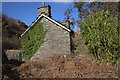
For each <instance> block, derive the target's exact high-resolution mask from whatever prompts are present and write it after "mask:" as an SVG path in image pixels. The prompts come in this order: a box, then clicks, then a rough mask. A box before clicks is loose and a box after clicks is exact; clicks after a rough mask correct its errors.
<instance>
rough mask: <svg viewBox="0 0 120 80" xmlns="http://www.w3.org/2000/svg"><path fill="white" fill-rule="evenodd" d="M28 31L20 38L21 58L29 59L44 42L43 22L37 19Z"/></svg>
mask: <svg viewBox="0 0 120 80" xmlns="http://www.w3.org/2000/svg"><path fill="white" fill-rule="evenodd" d="M30 27H31V28H30V29H29V31H28V32H27V33H26V34H25V35H24V36H23V37H22V38H21V39H22V48H23V50H24V51H23V58H24V59H25V60H29V59H30V58H31V57H32V56H33V55H34V53H35V52H36V51H37V50H38V48H39V47H40V45H41V44H42V43H43V42H44V37H45V34H46V32H47V30H44V29H43V23H41V22H40V20H39V21H37V23H35V24H34V25H33V26H30Z"/></svg>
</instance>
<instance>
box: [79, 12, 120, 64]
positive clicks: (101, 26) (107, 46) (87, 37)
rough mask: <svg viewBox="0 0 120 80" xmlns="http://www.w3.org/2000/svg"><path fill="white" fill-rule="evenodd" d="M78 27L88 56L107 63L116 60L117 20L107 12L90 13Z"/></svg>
mask: <svg viewBox="0 0 120 80" xmlns="http://www.w3.org/2000/svg"><path fill="white" fill-rule="evenodd" d="M79 27H80V29H81V31H80V32H81V35H82V37H83V39H84V41H85V44H86V46H87V47H88V49H89V53H90V54H93V55H94V56H95V57H96V58H97V59H100V60H105V61H107V62H112V63H114V62H116V61H117V60H118V58H119V57H120V54H119V43H118V40H119V33H118V32H119V31H118V30H119V29H118V28H119V27H118V20H117V18H116V17H113V15H112V14H110V12H109V11H104V10H102V11H100V12H97V13H93V12H92V13H91V14H90V15H89V16H87V18H86V19H85V21H83V22H82V23H81V24H80V26H79Z"/></svg>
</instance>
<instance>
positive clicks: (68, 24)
mask: <svg viewBox="0 0 120 80" xmlns="http://www.w3.org/2000/svg"><path fill="white" fill-rule="evenodd" d="M61 23H62V24H63V25H65V26H66V27H67V28H68V29H70V22H69V21H67V20H63V21H62V22H61Z"/></svg>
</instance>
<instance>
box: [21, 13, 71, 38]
mask: <svg viewBox="0 0 120 80" xmlns="http://www.w3.org/2000/svg"><path fill="white" fill-rule="evenodd" d="M42 17H45V18H46V19H48V20H50V21H52V22H53V23H55V24H57V25H58V26H60V27H62V28H63V29H65V30H66V31H68V32H71V30H70V29H68V28H67V27H65V25H63V24H61V23H59V22H57V21H55V20H54V19H52V18H50V17H48V16H46V15H44V14H41V15H40V16H39V17H38V18H37V19H36V20H35V21H34V23H32V24H31V26H33V25H34V24H35V23H36V22H37V21H38V20H39V19H41V18H42ZM30 28H31V27H29V28H27V29H26V30H25V32H24V33H23V34H22V35H21V36H20V37H22V36H24V35H25V34H26V33H27V32H28V31H29V29H30Z"/></svg>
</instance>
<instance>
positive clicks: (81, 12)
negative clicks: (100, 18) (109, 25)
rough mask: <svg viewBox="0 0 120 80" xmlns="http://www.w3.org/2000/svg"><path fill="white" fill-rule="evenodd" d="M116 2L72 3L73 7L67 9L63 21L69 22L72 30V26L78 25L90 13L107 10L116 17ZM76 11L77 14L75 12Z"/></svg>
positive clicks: (117, 4)
mask: <svg viewBox="0 0 120 80" xmlns="http://www.w3.org/2000/svg"><path fill="white" fill-rule="evenodd" d="M119 5H120V3H118V2H90V3H89V2H74V6H73V7H71V6H70V7H69V8H68V9H67V10H66V12H65V13H64V15H65V19H66V20H69V21H70V22H71V24H72V25H73V26H71V27H72V28H74V25H79V24H80V23H81V22H82V21H83V20H84V19H86V18H87V16H88V15H89V14H90V13H91V12H98V11H100V10H109V11H110V12H111V13H112V14H113V15H114V16H116V17H117V16H118V15H119V12H118V10H119V9H118V6H119ZM76 10H77V12H76Z"/></svg>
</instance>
